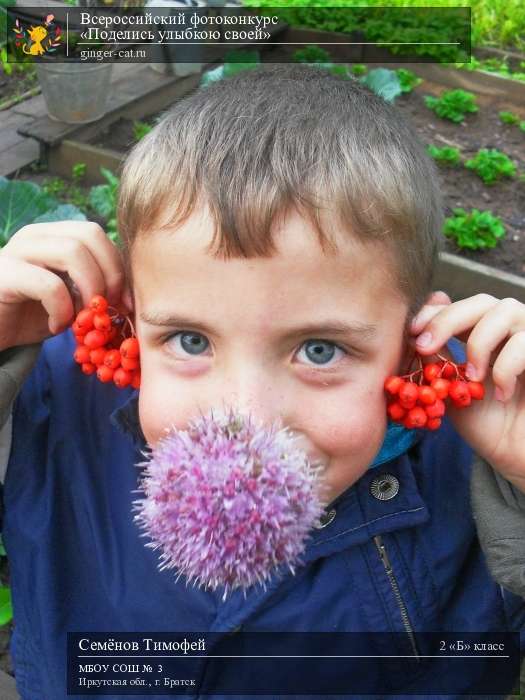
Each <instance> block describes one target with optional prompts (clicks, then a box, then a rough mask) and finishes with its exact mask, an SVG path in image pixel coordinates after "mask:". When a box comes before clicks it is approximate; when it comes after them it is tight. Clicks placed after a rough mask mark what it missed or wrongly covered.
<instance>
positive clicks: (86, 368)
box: [80, 362, 97, 374]
mask: <svg viewBox="0 0 525 700" xmlns="http://www.w3.org/2000/svg"><path fill="white" fill-rule="evenodd" d="M80 369H81V370H82V371H83V372H84V374H94V373H95V372H96V371H97V368H96V367H95V365H93V364H92V363H91V362H84V363H83V364H82V367H81V368H80Z"/></svg>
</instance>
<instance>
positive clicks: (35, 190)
mask: <svg viewBox="0 0 525 700" xmlns="http://www.w3.org/2000/svg"><path fill="white" fill-rule="evenodd" d="M63 206H64V205H60V203H59V202H58V201H57V200H56V199H55V198H54V197H51V196H50V195H48V194H47V193H46V192H45V191H44V190H43V189H42V188H41V187H40V186H39V185H37V184H35V183H34V182H29V181H26V180H25V181H22V180H8V179H7V178H5V177H0V246H2V245H5V244H6V243H7V241H8V240H9V239H10V238H11V236H12V235H13V234H14V233H16V231H18V230H19V229H21V228H22V227H23V226H27V225H28V224H32V223H35V222H37V221H60V220H61V219H69V218H73V219H85V218H86V217H85V216H84V215H83V214H82V212H81V211H80V210H79V209H77V208H76V207H73V206H72V205H65V206H68V207H69V208H68V209H67V210H65V209H63V208H62V207H63ZM43 217H45V218H43Z"/></svg>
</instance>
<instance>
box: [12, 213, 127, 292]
mask: <svg viewBox="0 0 525 700" xmlns="http://www.w3.org/2000/svg"><path fill="white" fill-rule="evenodd" d="M37 226H42V234H40V235H46V236H57V237H60V238H62V237H68V238H76V239H77V240H79V241H81V242H82V243H83V244H84V245H85V246H86V248H88V249H89V251H90V252H91V255H92V256H93V258H94V259H95V260H96V261H97V263H98V266H99V267H100V269H101V271H102V275H103V278H104V286H103V287H100V288H99V289H97V290H96V291H95V292H93V293H94V294H97V293H98V294H101V293H102V294H105V295H106V296H107V297H108V301H109V302H110V303H112V302H116V301H118V300H119V299H120V295H121V293H122V287H123V283H124V277H125V273H124V265H123V263H122V258H121V255H120V252H119V250H118V248H117V246H116V245H114V244H113V243H112V242H111V241H110V239H109V238H108V237H107V235H106V233H105V231H104V229H103V228H102V227H101V226H99V225H98V224H97V223H95V222H94V221H56V222H53V223H52V224H51V223H50V224H47V223H46V224H33V225H31V226H28V227H27V228H26V229H20V231H18V232H17V233H16V234H15V236H14V237H13V240H14V238H15V237H18V240H24V239H26V240H29V239H31V242H33V241H35V228H36V227H37ZM44 227H45V228H44ZM40 235H39V236H38V237H37V238H39V237H40ZM75 281H76V282H77V285H78V281H77V280H75ZM78 286H80V285H78Z"/></svg>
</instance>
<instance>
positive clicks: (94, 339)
mask: <svg viewBox="0 0 525 700" xmlns="http://www.w3.org/2000/svg"><path fill="white" fill-rule="evenodd" d="M106 340H107V336H106V334H105V333H104V331H99V330H93V331H89V332H88V333H86V337H85V338H84V345H87V346H88V348H91V350H94V349H95V348H99V347H100V346H101V345H105V344H106Z"/></svg>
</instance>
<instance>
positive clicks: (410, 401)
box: [399, 382, 419, 409]
mask: <svg viewBox="0 0 525 700" xmlns="http://www.w3.org/2000/svg"><path fill="white" fill-rule="evenodd" d="M418 395H419V392H418V388H417V386H416V384H414V383H412V382H404V384H403V386H402V387H401V388H400V389H399V403H400V404H401V406H402V407H403V408H408V409H410V408H413V407H414V406H415V405H416V401H417V397H418Z"/></svg>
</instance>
